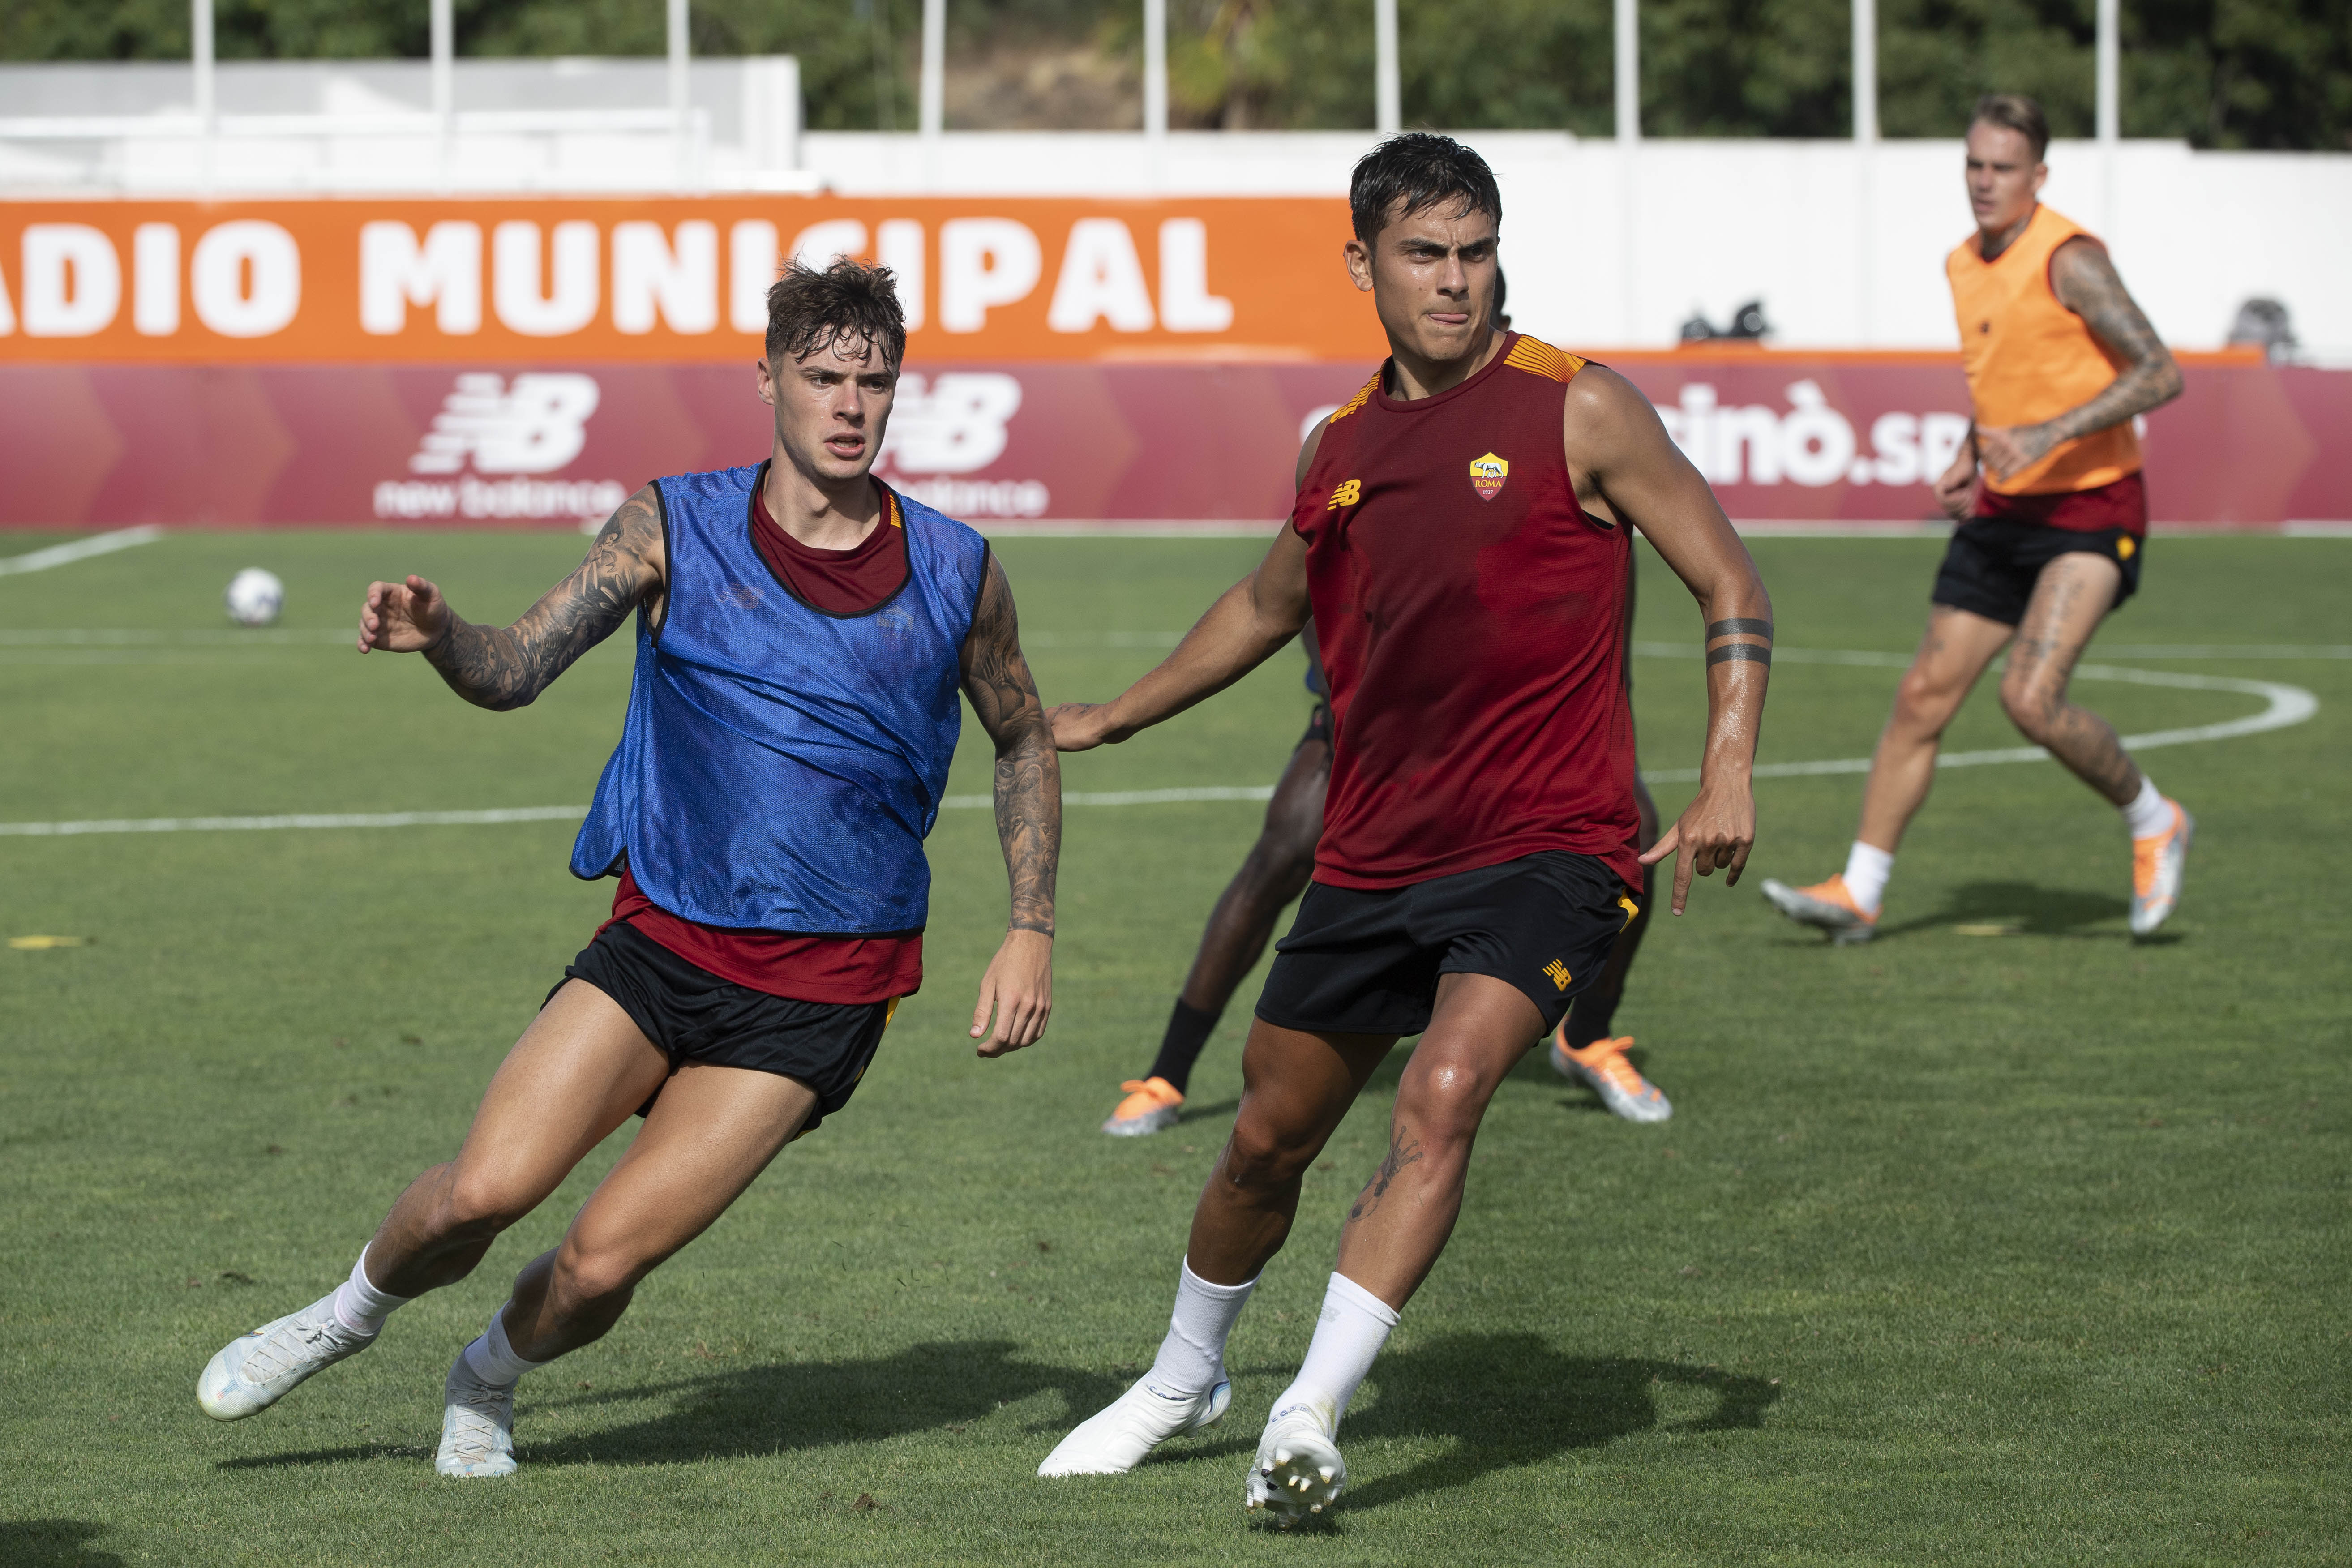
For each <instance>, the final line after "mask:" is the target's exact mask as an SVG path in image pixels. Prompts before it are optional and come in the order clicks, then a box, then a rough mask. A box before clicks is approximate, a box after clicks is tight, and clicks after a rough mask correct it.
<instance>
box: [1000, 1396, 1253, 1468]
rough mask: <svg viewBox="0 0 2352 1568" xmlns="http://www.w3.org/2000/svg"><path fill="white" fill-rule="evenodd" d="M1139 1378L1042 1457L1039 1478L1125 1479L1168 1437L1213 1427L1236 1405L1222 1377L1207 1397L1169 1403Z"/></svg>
mask: <svg viewBox="0 0 2352 1568" xmlns="http://www.w3.org/2000/svg"><path fill="white" fill-rule="evenodd" d="M1233 1402H1234V1383H1233V1379H1231V1378H1229V1377H1223V1376H1220V1377H1219V1378H1218V1379H1217V1381H1216V1384H1214V1386H1213V1387H1212V1388H1211V1389H1210V1390H1209V1392H1208V1393H1206V1394H1196V1395H1194V1396H1193V1397H1192V1398H1190V1399H1171V1398H1169V1397H1168V1396H1167V1395H1166V1394H1160V1393H1157V1392H1155V1391H1154V1390H1153V1389H1152V1388H1151V1387H1150V1378H1148V1377H1139V1378H1138V1379H1136V1380H1135V1383H1134V1385H1133V1386H1132V1387H1130V1388H1129V1389H1128V1391H1127V1392H1126V1393H1125V1394H1120V1395H1119V1396H1118V1398H1117V1399H1114V1400H1112V1401H1111V1402H1110V1403H1109V1404H1108V1405H1104V1406H1103V1407H1102V1408H1101V1409H1100V1410H1097V1411H1096V1412H1095V1413H1094V1414H1093V1415H1089V1416H1087V1418H1086V1419H1085V1420H1084V1421H1081V1422H1079V1423H1078V1424H1077V1426H1074V1427H1072V1428H1071V1430H1070V1435H1069V1436H1066V1437H1065V1438H1063V1439H1062V1440H1061V1441H1060V1442H1059V1443H1057V1444H1055V1447H1054V1451H1053V1452H1052V1453H1050V1454H1048V1455H1046V1456H1045V1463H1044V1464H1042V1465H1040V1466H1038V1467H1037V1473H1038V1474H1039V1475H1041V1476H1123V1475H1125V1474H1127V1472H1128V1471H1129V1470H1131V1469H1133V1468H1135V1467H1136V1466H1138V1465H1139V1464H1141V1463H1142V1462H1143V1456H1144V1455H1146V1454H1149V1453H1150V1452H1151V1450H1152V1449H1154V1448H1156V1447H1159V1446H1160V1444H1162V1443H1164V1442H1166V1441H1167V1440H1168V1439H1169V1438H1171V1437H1174V1436H1181V1434H1183V1433H1186V1432H1197V1431H1199V1430H1201V1429H1202V1427H1204V1426H1215V1425H1216V1424H1217V1423H1218V1422H1219V1421H1220V1420H1222V1419H1223V1417H1224V1414H1225V1407H1226V1406H1227V1405H1231V1404H1232V1403H1233Z"/></svg>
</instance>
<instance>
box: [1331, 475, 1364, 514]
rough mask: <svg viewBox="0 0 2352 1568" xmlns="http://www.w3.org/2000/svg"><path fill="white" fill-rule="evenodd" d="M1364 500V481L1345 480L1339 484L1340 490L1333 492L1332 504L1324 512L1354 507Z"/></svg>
mask: <svg viewBox="0 0 2352 1568" xmlns="http://www.w3.org/2000/svg"><path fill="white" fill-rule="evenodd" d="M1363 499H1364V481H1363V480H1361V479H1343V480H1341V481H1340V483H1339V489H1335V490H1333V491H1332V492H1331V501H1330V504H1329V505H1328V506H1326V507H1325V508H1324V509H1323V510H1325V511H1338V510H1339V509H1340V508H1341V507H1343V506H1353V505H1355V504H1356V503H1357V502H1358V501H1360V500H1363Z"/></svg>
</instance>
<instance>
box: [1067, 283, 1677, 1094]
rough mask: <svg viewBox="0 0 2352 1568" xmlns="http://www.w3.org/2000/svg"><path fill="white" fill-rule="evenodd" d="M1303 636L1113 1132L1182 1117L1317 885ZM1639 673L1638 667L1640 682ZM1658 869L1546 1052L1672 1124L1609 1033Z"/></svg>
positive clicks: (1322, 704) (1645, 844) (1573, 1074)
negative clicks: (1251, 833) (1244, 822)
mask: <svg viewBox="0 0 2352 1568" xmlns="http://www.w3.org/2000/svg"><path fill="white" fill-rule="evenodd" d="M1507 294H1508V287H1507V280H1506V279H1505V278H1504V276H1503V271H1502V268H1499V267H1498V268H1496V269H1495V328H1496V331H1501V332H1507V331H1510V329H1511V316H1510V312H1509V311H1507V310H1505V309H1504V308H1503V304H1504V300H1505V299H1506V298H1507ZM1626 572H1627V579H1626V584H1625V624H1626V625H1627V626H1628V627H1630V626H1632V625H1633V568H1632V563H1631V561H1630V560H1629V561H1628V563H1627V566H1626ZM1298 641H1299V645H1300V646H1301V647H1304V648H1305V649H1306V650H1307V691H1308V692H1309V693H1310V694H1311V695H1312V696H1313V697H1314V699H1315V709H1314V711H1313V712H1312V713H1311V714H1309V715H1308V717H1307V732H1306V733H1305V734H1303V735H1301V736H1300V737H1299V738H1298V744H1297V746H1296V747H1295V748H1293V749H1292V751H1291V753H1290V762H1289V764H1288V765H1287V766H1286V767H1285V768H1284V769H1283V770H1282V777H1281V779H1280V780H1278V781H1277V782H1276V784H1275V786H1274V798H1273V799H1272V800H1271V801H1269V802H1268V803H1267V804H1266V808H1265V826H1263V827H1261V828H1260V829H1259V830H1258V836H1257V842H1256V843H1255V844H1253V845H1251V846H1250V850H1249V853H1248V855H1246V856H1244V858H1243V859H1242V868H1241V869H1240V870H1239V871H1236V872H1235V873H1234V879H1233V880H1232V881H1231V882H1229V883H1227V884H1226V886H1225V890H1224V891H1223V893H1222V894H1220V895H1219V896H1218V899H1217V902H1216V907H1215V908H1214V909H1213V910H1210V911H1209V925H1208V929H1207V930H1205V931H1202V933H1201V946H1200V950H1199V951H1198V952H1195V953H1194V954H1193V955H1192V971H1191V973H1187V974H1186V975H1185V976H1184V988H1183V989H1182V990H1181V991H1180V992H1179V993H1177V996H1176V1005H1175V1007H1174V1009H1173V1010H1172V1011H1171V1013H1170V1014H1169V1016H1168V1031H1167V1033H1166V1034H1165V1035H1163V1036H1162V1037H1160V1054H1159V1056H1157V1057H1156V1058H1153V1059H1152V1063H1151V1070H1150V1071H1149V1072H1147V1073H1146V1074H1144V1075H1143V1077H1141V1078H1139V1079H1128V1080H1127V1081H1126V1082H1125V1083H1122V1084H1120V1085H1119V1086H1118V1087H1119V1092H1120V1093H1121V1094H1122V1095H1124V1096H1125V1097H1126V1098H1124V1099H1123V1100H1120V1101H1119V1102H1118V1105H1117V1106H1116V1107H1114V1108H1113V1109H1112V1110H1111V1113H1110V1118H1109V1120H1108V1121H1105V1122H1104V1123H1103V1125H1102V1130H1103V1131H1105V1132H1108V1133H1109V1134H1110V1135H1111V1136H1112V1137H1114V1138H1139V1137H1144V1136H1146V1135H1148V1134H1150V1133H1153V1132H1159V1131H1164V1130H1166V1129H1168V1128H1170V1127H1173V1126H1174V1125H1176V1121H1177V1118H1178V1116H1179V1115H1180V1114H1181V1112H1182V1111H1183V1109H1184V1095H1185V1092H1186V1090H1187V1089H1188V1088H1189V1087H1190V1085H1191V1082H1192V1066H1193V1064H1194V1063H1195V1062H1197V1061H1199V1060H1200V1058H1201V1050H1202V1047H1204V1046H1206V1045H1207V1044H1208V1043H1209V1036H1210V1035H1211V1034H1212V1033H1213V1032H1214V1031H1215V1029H1216V1026H1217V1021H1218V1020H1219V1019H1220V1018H1222V1017H1223V1016H1224V1013H1225V1005H1226V1004H1227V1003H1228V1002H1230V1001H1232V1000H1233V995H1234V991H1235V990H1236V989H1238V988H1239V987H1240V985H1241V983H1242V976H1243V975H1244V974H1247V973H1249V972H1250V969H1251V967H1252V966H1253V965H1255V963H1257V961H1258V957H1259V955H1260V954H1262V953H1264V952H1265V944H1266V943H1267V942H1269V941H1270V940H1272V938H1273V936H1274V922H1275V921H1276V920H1277V919H1278V918H1280V916H1281V914H1282V911H1283V909H1284V908H1285V906H1286V905H1287V904H1288V903H1289V902H1290V900H1293V899H1295V898H1297V897H1298V895H1299V894H1301V893H1303V892H1305V891H1306V890H1307V882H1308V880H1309V879H1312V877H1313V876H1314V873H1315V841H1316V840H1317V839H1318V838H1320V837H1322V836H1323V792H1324V790H1325V788H1326V786H1328V784H1330V782H1331V700H1330V689H1329V687H1328V684H1327V683H1326V682H1325V679H1324V676H1323V658H1322V655H1321V654H1320V652H1318V649H1317V648H1316V646H1315V623H1314V622H1313V621H1312V620H1309V621H1308V622H1307V625H1306V626H1302V627H1301V628H1299V633H1298ZM1632 673H1633V669H1632V666H1631V665H1630V664H1628V666H1627V667H1626V674H1627V677H1628V679H1631V676H1632ZM1633 798H1634V804H1635V805H1636V806H1637V807H1638V808H1639V810H1640V812H1641V821H1642V830H1641V833H1640V834H1639V835H1638V836H1637V837H1635V839H1634V846H1635V847H1636V848H1639V849H1643V850H1646V849H1648V848H1649V847H1650V846H1652V845H1653V844H1655V843H1656V842H1657V841H1658V807H1657V803H1656V802H1654V801H1653V800H1652V799H1651V798H1650V791H1649V787H1648V786H1647V785H1645V784H1643V783H1642V776H1641V773H1640V771H1639V769H1638V766H1637V768H1636V771H1635V773H1634V775H1633ZM1655 876H1656V868H1654V867H1651V866H1644V867H1643V868H1642V900H1641V901H1642V912H1641V913H1640V914H1639V915H1636V916H1635V917H1634V918H1633V920H1632V921H1629V922H1628V923H1627V924H1626V926H1625V929H1624V930H1623V931H1620V932H1618V933H1617V941H1616V943H1615V944H1614V945H1613V946H1612V948H1611V949H1610V951H1609V963H1608V966H1607V967H1606V968H1605V969H1603V970H1602V972H1601V978H1600V979H1599V980H1597V981H1595V982H1594V983H1593V984H1592V985H1591V987H1590V988H1589V989H1587V990H1585V991H1582V992H1580V993H1579V994H1578V995H1577V998H1576V1003H1575V1005H1574V1006H1572V1007H1570V1009H1569V1015H1568V1016H1567V1017H1566V1018H1564V1019H1562V1020H1561V1021H1560V1026H1559V1028H1558V1029H1556V1030H1554V1031H1553V1032H1552V1037H1551V1046H1550V1048H1549V1051H1548V1052H1547V1055H1548V1056H1549V1058H1550V1060H1551V1065H1552V1070H1553V1071H1555V1072H1557V1073H1559V1075H1560V1076H1561V1077H1563V1078H1570V1079H1575V1080H1576V1081H1578V1082H1580V1083H1582V1084H1584V1085H1585V1086H1586V1087H1587V1088H1589V1089H1591V1090H1592V1091H1593V1092H1594V1093H1595V1094H1597V1095H1599V1096H1600V1097H1601V1103H1602V1104H1603V1105H1606V1106H1607V1107H1608V1108H1609V1109H1610V1110H1613V1111H1615V1112H1616V1113H1617V1114H1618V1115H1620V1116H1622V1117H1624V1118H1625V1119H1626V1120H1627V1121H1665V1120H1666V1119H1667V1118H1668V1117H1670V1116H1672V1115H1673V1114H1674V1109H1675V1108H1674V1105H1673V1102H1672V1101H1670V1100H1667V1099H1666V1097H1665V1095H1664V1094H1663V1093H1661V1092H1660V1091H1659V1089H1658V1087H1657V1086H1656V1085H1655V1084H1653V1083H1652V1082H1650V1081H1649V1079H1645V1078H1643V1076H1642V1073H1641V1069H1640V1068H1636V1067H1635V1066H1634V1065H1633V1061H1632V1059H1631V1058H1629V1057H1627V1056H1626V1054H1625V1053H1626V1051H1627V1050H1628V1049H1630V1048H1631V1047H1632V1046H1633V1037H1632V1036H1631V1035H1623V1036H1612V1035H1611V1034H1610V1032H1609V1028H1610V1025H1611V1024H1612V1022H1613V1021H1614V1019H1615V1016H1616V1012H1617V1003H1618V1001H1619V999H1620V998H1621V997H1622V996H1623V994H1624V992H1625V974H1626V971H1627V970H1628V969H1630V968H1631V967H1632V965H1633V954H1634V953H1635V952H1637V951H1638V950H1639V949H1640V947H1641V945H1642V936H1643V932H1645V931H1648V930H1649V927H1650V894H1651V891H1652V886H1653V883H1654V879H1655Z"/></svg>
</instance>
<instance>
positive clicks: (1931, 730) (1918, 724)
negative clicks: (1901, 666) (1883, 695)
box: [1895, 669, 1958, 735]
mask: <svg viewBox="0 0 2352 1568" xmlns="http://www.w3.org/2000/svg"><path fill="white" fill-rule="evenodd" d="M1956 707H1958V700H1957V699H1956V698H1955V697H1954V696H1953V695H1952V693H1951V692H1950V691H1949V690H1948V689H1947V688H1946V687H1945V685H1944V683H1943V682H1942V681H1940V680H1937V679H1936V678H1935V677H1933V676H1931V675H1927V674H1925V673H1923V672H1922V671H1920V670H1917V669H1912V670H1907V671H1906V672H1905V673H1904V676H1903V679H1902V682H1901V684H1899V685H1897V686H1896V687H1895V722H1896V723H1897V724H1900V725H1902V726H1903V727H1905V728H1906V729H1909V730H1916V731H1923V732H1925V733H1927V734H1933V735H1940V734H1942V733H1943V732H1944V726H1945V725H1947V724H1948V723H1950V722H1951V720H1952V710H1953V709H1954V708H1956Z"/></svg>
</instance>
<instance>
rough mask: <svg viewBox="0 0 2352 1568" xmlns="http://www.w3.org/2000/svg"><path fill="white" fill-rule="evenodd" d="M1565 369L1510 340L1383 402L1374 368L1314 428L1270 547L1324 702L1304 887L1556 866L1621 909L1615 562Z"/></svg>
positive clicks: (1624, 716) (1623, 726) (1621, 684)
mask: <svg viewBox="0 0 2352 1568" xmlns="http://www.w3.org/2000/svg"><path fill="white" fill-rule="evenodd" d="M1584 363H1585V362H1584V361H1582V360H1580V359H1579V358H1577V357H1576V356H1575V355H1573V354H1568V353H1561V352H1560V351H1559V350H1558V349H1555V348H1553V347H1551V346H1550V345H1549V344H1548V343H1545V342H1539V341H1538V340H1537V339H1534V338H1530V337H1527V336H1524V335H1522V334H1519V333H1512V334H1511V335H1510V336H1509V338H1508V339H1507V341H1506V342H1505V344H1504V348H1503V352H1502V353H1497V354H1496V356H1495V358H1494V359H1493V360H1492V361H1490V362H1489V363H1487V365H1486V368H1485V369H1484V370H1481V371H1479V372H1478V373H1477V374H1475V375H1473V376H1472V377H1471V378H1470V379H1469V380H1467V381H1465V382H1464V383H1463V384H1461V385H1459V386H1456V387H1454V388H1452V389H1450V390H1448V391H1445V392H1442V393H1439V394H1438V395H1436V396H1434V397H1425V398H1421V399H1418V400H1416V401H1413V402H1410V403H1408V402H1402V401H1400V400H1398V399H1396V398H1392V397H1391V396H1390V395H1388V394H1387V393H1386V392H1384V391H1382V390H1381V387H1382V385H1383V384H1384V379H1385V378H1386V377H1387V376H1388V375H1389V374H1391V371H1390V367H1389V366H1388V365H1382V366H1381V373H1380V374H1378V375H1375V376H1374V377H1373V378H1372V379H1371V381H1370V382H1369V383H1367V384H1365V386H1364V388H1363V390H1362V391H1360V392H1359V393H1358V394H1357V395H1356V396H1355V399H1354V401H1352V402H1350V403H1349V404H1348V405H1345V406H1344V407H1342V408H1341V409H1340V410H1339V412H1338V413H1337V414H1335V415H1333V416H1331V421H1330V423H1329V424H1328V426H1325V428H1324V432H1323V440H1322V444H1321V445H1320V446H1319V447H1318V448H1317V449H1316V453H1315V460H1314V462H1313V464H1312V465H1311V466H1310V467H1309V468H1308V469H1307V481H1306V484H1305V485H1304V486H1303V487H1302V488H1301V489H1300V490H1299V492H1298V497H1297V500H1296V501H1295V502H1294V503H1293V507H1292V510H1291V519H1290V521H1291V526H1292V527H1293V528H1295V529H1297V531H1298V535H1299V537H1300V538H1301V539H1303V540H1305V541H1306V542H1307V592H1308V595H1309V597H1310V598H1311V600H1312V601H1313V605H1314V612H1315V626H1316V630H1317V633H1318V636H1319V637H1320V639H1321V642H1322V650H1323V664H1324V668H1325V671H1326V673H1327V676H1328V679H1329V682H1330V689H1331V713H1332V720H1333V725H1334V739H1333V750H1332V759H1331V784H1330V791H1329V795H1328V798H1327V799H1326V802H1325V805H1324V810H1323V837H1322V840H1321V842H1320V843H1319V844H1318V846H1317V847H1316V854H1315V876H1316V879H1317V880H1318V881H1322V882H1328V883H1331V884H1333V885H1334V886H1337V887H1342V888H1395V887H1402V886H1405V885H1407V884H1410V883H1413V882H1423V881H1427V880H1429V879H1432V878H1434V877H1444V876H1451V875H1453V874H1454V873H1455V872H1459V871H1469V870H1475V869H1476V868H1480V867H1482V866H1494V865H1499V864H1501V863H1502V862H1503V861H1506V860H1515V859H1517V858H1519V857H1521V856H1523V855H1532V854H1535V853H1537V852H1538V851H1539V850H1546V849H1565V850H1569V851H1570V852H1572V853H1575V854H1580V855H1590V856H1592V857H1594V858H1596V859H1599V860H1601V861H1602V862H1604V863H1605V864H1606V865H1607V866H1608V867H1609V868H1610V869H1611V870H1612V871H1614V872H1615V873H1616V874H1617V875H1618V876H1619V877H1620V878H1621V879H1623V880H1624V882H1625V883H1626V884H1627V885H1628V886H1629V887H1639V886H1640V885H1641V880H1642V868H1641V863H1640V860H1639V858H1637V851H1636V850H1635V847H1634V840H1635V836H1636V833H1637V831H1638V818H1637V816H1636V815H1635V812H1634V806H1633V710H1632V707H1631V704H1630V701H1629V699H1628V697H1627V693H1626V689H1625V664H1624V660H1625V584H1626V571H1627V566H1628V563H1629V559H1630V552H1631V541H1630V540H1629V538H1628V537H1627V531H1626V530H1624V529H1623V528H1621V527H1616V526H1612V524H1609V523H1605V522H1602V521H1600V520H1599V519H1597V518H1594V517H1592V516H1591V515H1589V514H1588V513H1587V512H1586V511H1585V510H1583V509H1582V508H1581V507H1580V506H1579V505H1578V504H1577V500H1576V487H1575V484H1574V482H1573V480H1572V479H1571V476H1570V473H1569V470H1568V461H1567V458H1566V456H1565V454H1564V452H1563V449H1562V437H1561V424H1562V416H1563V414H1564V412H1565V406H1566V401H1567V396H1568V383H1569V382H1570V380H1571V379H1573V378H1574V376H1575V375H1576V374H1577V372H1578V371H1580V370H1581V369H1583V368H1584Z"/></svg>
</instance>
